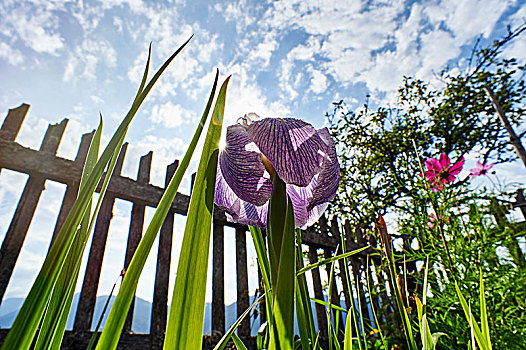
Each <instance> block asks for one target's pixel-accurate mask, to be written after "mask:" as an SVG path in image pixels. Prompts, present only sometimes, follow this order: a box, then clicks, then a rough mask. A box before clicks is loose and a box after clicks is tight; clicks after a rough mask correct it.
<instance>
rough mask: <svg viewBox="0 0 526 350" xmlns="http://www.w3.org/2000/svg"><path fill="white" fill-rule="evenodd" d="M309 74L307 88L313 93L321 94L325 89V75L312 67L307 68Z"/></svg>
mask: <svg viewBox="0 0 526 350" xmlns="http://www.w3.org/2000/svg"><path fill="white" fill-rule="evenodd" d="M308 71H309V73H310V74H311V80H310V86H309V88H308V89H309V90H310V91H312V92H314V93H315V94H321V93H322V92H324V91H325V89H327V85H328V84H327V77H326V76H325V74H323V73H322V72H321V71H319V70H316V69H314V68H312V67H309V69H308Z"/></svg>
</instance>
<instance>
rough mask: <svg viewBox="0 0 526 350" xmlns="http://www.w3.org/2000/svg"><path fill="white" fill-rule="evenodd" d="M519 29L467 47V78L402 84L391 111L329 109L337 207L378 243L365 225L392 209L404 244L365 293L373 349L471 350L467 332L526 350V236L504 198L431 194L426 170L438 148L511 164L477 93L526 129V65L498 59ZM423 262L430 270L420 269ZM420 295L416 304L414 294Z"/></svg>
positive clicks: (457, 187)
mask: <svg viewBox="0 0 526 350" xmlns="http://www.w3.org/2000/svg"><path fill="white" fill-rule="evenodd" d="M525 30H526V26H523V27H521V28H519V29H518V30H516V31H514V32H511V33H510V34H509V35H508V36H507V37H506V38H504V39H503V40H501V41H498V42H496V43H495V44H494V46H493V47H491V48H488V49H482V50H478V51H474V54H473V57H472V59H471V60H470V61H469V62H468V64H467V67H466V66H464V70H463V71H460V70H458V69H455V70H450V69H445V70H444V71H442V72H441V74H440V76H439V78H440V79H441V81H442V82H443V86H442V87H441V88H439V89H437V88H434V87H433V86H431V85H428V84H426V83H425V82H423V81H420V80H416V79H413V78H409V77H405V78H404V82H403V85H402V87H401V88H400V89H399V91H398V102H397V104H396V106H395V107H390V108H384V107H379V108H377V109H376V111H372V110H371V109H370V107H369V106H368V105H365V106H364V108H361V109H358V110H357V111H356V112H353V111H350V110H348V109H347V107H346V105H345V103H344V102H343V101H340V102H338V103H335V104H334V110H333V111H332V112H331V113H330V114H328V118H329V122H330V125H331V126H330V130H331V134H332V136H333V137H334V138H335V140H336V143H337V149H338V155H339V159H340V164H341V169H342V171H341V177H342V181H341V186H340V189H339V193H338V196H337V199H336V201H335V205H334V206H333V207H332V209H331V210H332V212H333V213H334V214H335V215H338V216H339V217H341V218H342V219H343V218H345V219H346V220H348V223H350V224H351V226H357V227H362V228H363V229H364V230H365V231H366V232H365V234H366V235H369V236H374V237H376V240H377V241H379V240H380V238H379V237H378V234H377V232H376V230H375V229H374V228H373V227H372V226H373V225H372V224H373V223H374V222H375V219H376V218H377V217H378V215H379V214H382V215H384V214H387V216H386V217H388V218H389V219H390V221H391V222H390V223H391V224H396V230H393V232H394V233H395V237H397V238H401V239H403V241H404V244H403V246H402V247H401V248H402V249H401V250H398V251H394V252H393V259H392V260H393V261H392V262H390V261H389V260H390V259H389V258H388V255H390V254H384V258H383V260H382V263H381V264H378V263H375V271H376V273H377V278H378V280H379V284H377V285H376V286H375V287H374V288H372V289H371V288H368V291H369V292H370V295H371V298H372V299H373V301H374V300H376V301H377V303H376V305H375V303H374V302H373V303H372V305H371V307H372V309H373V316H374V318H375V324H376V325H377V326H378V329H374V332H373V333H376V334H367V333H366V332H365V330H364V331H363V334H364V336H366V338H367V342H368V344H369V346H371V347H372V348H378V349H384V348H387V346H386V344H389V345H390V346H394V345H401V344H404V343H406V344H411V345H410V347H414V344H413V342H412V341H411V339H410V338H411V336H412V334H414V335H415V341H416V343H417V347H418V348H421V347H424V348H427V349H435V348H436V349H457V348H467V347H468V346H471V345H470V343H471V338H472V334H473V339H475V340H477V342H478V343H480V341H481V340H480V339H485V340H486V344H491V345H489V346H488V345H484V346H483V347H486V348H490V347H491V346H493V348H496V349H521V348H524V347H526V342H525V340H524V339H526V313H525V312H524V310H525V307H526V304H525V302H524V300H526V290H525V288H524V285H526V274H525V272H526V260H525V257H524V252H523V251H522V250H521V249H520V246H519V243H518V239H519V238H521V239H524V237H525V235H526V232H525V231H526V230H525V229H524V227H523V226H524V225H520V224H515V223H512V222H509V221H508V219H507V218H506V213H507V210H506V209H505V208H504V207H503V206H502V198H506V199H508V198H509V197H510V195H509V194H508V193H505V192H502V191H501V192H496V193H492V192H491V191H489V190H487V189H486V188H483V189H473V188H472V187H470V178H457V179H456V181H455V182H454V183H450V184H447V186H446V188H445V189H444V190H442V191H438V192H432V191H430V189H429V185H428V183H427V181H426V180H425V178H424V177H423V175H422V172H423V171H424V170H425V169H422V164H423V161H424V160H425V159H428V158H438V155H439V154H441V153H446V154H447V155H449V157H450V158H451V161H452V163H454V162H456V161H457V160H459V159H460V158H461V157H466V156H470V157H475V158H476V159H477V160H479V161H480V162H482V163H485V162H490V161H491V162H495V163H506V162H510V161H512V160H515V159H516V158H517V155H516V154H515V153H514V152H512V148H511V145H510V141H509V136H508V135H507V133H506V132H505V130H504V128H503V127H502V125H501V124H500V122H499V120H498V118H497V117H496V116H495V111H494V107H493V106H492V104H491V102H490V100H489V99H488V97H487V96H486V94H485V92H484V90H483V88H484V87H489V88H490V89H491V90H492V91H493V92H494V93H495V95H496V96H498V99H499V102H500V104H501V105H502V108H503V109H504V111H505V113H506V115H507V116H508V118H509V119H510V121H511V123H512V124H513V125H515V126H516V125H519V124H520V123H523V122H524V115H525V100H526V99H525V97H526V83H525V80H524V74H525V73H526V67H525V66H521V65H519V63H518V62H517V61H516V60H515V59H507V58H503V57H501V56H502V51H503V48H504V45H505V44H507V43H509V42H510V41H511V40H513V39H515V38H516V37H517V36H518V35H519V34H521V33H523V32H524V31H525ZM497 190H500V189H497ZM431 215H434V216H435V217H436V218H433V219H431ZM393 218H394V219H393ZM427 258H429V271H428V273H425V272H424V270H423V269H422V268H421V267H418V265H420V266H422V265H423V263H424V262H425V261H426V259H427ZM426 271H427V269H426ZM482 279H483V281H484V283H483V286H482V283H481V281H482ZM386 280H387V281H388V282H389V287H388V288H386V287H385V285H386V283H385V281H386ZM456 286H458V289H457V287H456ZM427 290H429V295H428V296H427V298H426V295H425V294H426V293H427ZM422 291H424V299H423V300H424V301H423V303H422V302H421V301H420V299H419V298H415V295H419V296H420V295H422ZM459 291H461V293H462V294H459ZM399 292H400V293H399ZM462 298H464V299H462ZM466 310H467V312H470V315H472V317H471V318H472V321H473V322H472V323H471V324H472V327H470V320H469V319H467V318H466V313H465V311H466ZM486 319H487V321H485V320H486ZM477 321H478V322H479V324H480V327H479V326H476V322H477ZM477 327H479V329H478V330H477ZM409 333H410V334H409ZM441 334H446V336H441V337H439V336H440V335H441ZM417 335H418V336H417ZM489 339H491V342H489ZM475 340H473V341H475ZM483 341H484V340H483ZM406 346H407V345H406ZM478 346H480V344H479V345H478Z"/></svg>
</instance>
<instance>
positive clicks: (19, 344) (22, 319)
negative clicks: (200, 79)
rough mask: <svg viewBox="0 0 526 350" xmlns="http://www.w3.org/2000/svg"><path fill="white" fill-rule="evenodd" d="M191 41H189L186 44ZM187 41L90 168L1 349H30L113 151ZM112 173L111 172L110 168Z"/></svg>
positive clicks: (151, 81) (135, 102)
mask: <svg viewBox="0 0 526 350" xmlns="http://www.w3.org/2000/svg"><path fill="white" fill-rule="evenodd" d="M189 40H190V39H188V41H189ZM188 41H186V42H185V43H184V44H183V45H182V46H181V47H180V48H179V49H178V50H177V51H176V52H175V53H174V54H173V55H172V56H171V57H170V58H169V59H168V60H167V61H166V62H165V64H164V65H163V66H162V67H161V68H160V69H159V70H158V71H157V73H156V74H155V75H154V77H153V78H152V80H150V82H149V83H148V85H147V86H146V88H145V89H144V90H143V91H142V92H141V94H140V95H139V96H138V97H137V98H136V100H135V101H134V103H133V104H132V107H131V108H130V111H129V112H128V114H127V115H126V117H125V118H124V120H123V121H122V122H121V124H120V125H119V127H118V128H117V131H116V132H115V134H114V135H113V137H112V138H111V140H110V142H109V143H108V145H107V146H106V149H105V150H104V152H103V153H102V155H101V157H100V159H99V161H98V162H97V164H96V165H95V167H94V168H93V171H92V172H91V174H90V175H89V176H88V179H87V180H86V185H85V187H84V188H83V191H79V195H78V197H77V200H76V201H75V203H74V204H73V207H72V208H71V210H70V212H69V214H68V216H67V218H66V220H65V222H64V224H63V225H62V228H61V230H60V231H59V233H58V235H57V237H56V241H55V244H53V245H52V246H51V248H50V250H49V252H48V255H47V257H46V259H45V261H44V263H43V265H42V267H41V270H40V272H39V274H38V275H37V278H36V280H35V282H34V283H33V286H32V287H31V290H30V291H29V294H28V296H27V298H26V300H25V301H24V304H23V305H22V307H21V309H20V311H19V313H18V315H17V317H16V319H15V321H14V323H13V325H12V327H11V330H10V331H9V333H8V334H7V336H6V338H5V340H4V343H3V345H2V349H7V350H10V349H17V350H25V349H28V348H29V347H30V346H31V343H32V342H33V338H34V336H35V333H36V331H37V328H38V327H39V326H40V323H41V320H42V316H43V315H44V312H45V309H46V307H47V305H48V302H49V299H50V296H51V292H52V290H53V288H54V286H55V284H56V281H57V278H58V276H59V273H60V271H61V269H62V266H63V264H64V261H65V258H66V255H67V253H68V251H69V250H70V248H71V245H72V244H73V241H74V238H75V233H76V232H77V227H78V226H79V224H80V223H81V220H82V218H83V217H84V214H85V212H86V211H87V208H88V204H89V202H90V200H91V198H92V195H93V193H94V192H95V188H96V187H97V184H98V183H99V181H100V178H101V177H102V174H103V172H104V169H105V168H106V166H107V164H108V162H109V161H110V158H111V157H112V155H113V154H114V153H115V151H116V149H117V148H118V146H119V145H120V144H122V140H123V139H124V136H125V135H126V132H127V130H128V126H129V124H130V123H131V121H132V119H133V117H134V116H135V114H136V113H137V110H138V109H139V107H140V106H141V104H142V102H143V101H144V99H145V98H146V96H147V95H148V93H149V91H150V90H151V89H152V87H153V85H154V84H155V82H156V81H157V80H158V79H159V77H160V76H161V74H162V73H163V72H164V70H165V69H166V68H167V67H168V65H169V64H170V63H171V61H172V60H173V59H174V58H175V57H176V56H177V55H178V54H179V52H180V51H181V50H182V49H183V48H184V46H185V45H186V44H187V43H188ZM110 170H111V169H110ZM107 176H111V171H108V174H107Z"/></svg>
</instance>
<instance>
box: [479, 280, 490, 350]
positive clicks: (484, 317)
mask: <svg viewBox="0 0 526 350" xmlns="http://www.w3.org/2000/svg"><path fill="white" fill-rule="evenodd" d="M480 328H481V333H482V337H483V338H484V342H485V343H486V346H487V348H488V349H489V350H491V339H490V336H489V326H488V312H487V309H486V293H485V292H484V279H483V278H482V270H480Z"/></svg>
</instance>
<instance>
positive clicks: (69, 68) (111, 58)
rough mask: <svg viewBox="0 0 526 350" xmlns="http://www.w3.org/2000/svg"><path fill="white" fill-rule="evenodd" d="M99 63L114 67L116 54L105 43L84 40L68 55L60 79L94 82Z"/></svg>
mask: <svg viewBox="0 0 526 350" xmlns="http://www.w3.org/2000/svg"><path fill="white" fill-rule="evenodd" d="M100 63H102V64H103V65H105V66H106V67H115V65H116V64H117V52H116V51H115V49H114V48H113V47H112V46H111V44H110V43H109V42H107V41H104V40H94V39H85V40H83V41H82V44H81V45H79V46H77V47H75V49H74V50H73V52H71V53H70V54H69V57H68V60H67V62H66V68H65V70H64V75H63V77H62V79H63V81H66V82H68V81H75V80H78V79H79V78H85V79H89V80H95V78H96V71H97V68H98V67H99V66H100Z"/></svg>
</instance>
